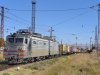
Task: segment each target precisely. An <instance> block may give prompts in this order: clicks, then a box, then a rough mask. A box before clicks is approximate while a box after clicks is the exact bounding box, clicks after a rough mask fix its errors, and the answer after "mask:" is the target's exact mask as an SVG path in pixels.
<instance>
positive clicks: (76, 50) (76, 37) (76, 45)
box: [75, 36, 78, 51]
mask: <svg viewBox="0 0 100 75" xmlns="http://www.w3.org/2000/svg"><path fill="white" fill-rule="evenodd" d="M75 39H76V51H77V39H78V37H77V36H76V38H75Z"/></svg>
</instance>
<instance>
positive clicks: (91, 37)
mask: <svg viewBox="0 0 100 75" xmlns="http://www.w3.org/2000/svg"><path fill="white" fill-rule="evenodd" d="M91 40H92V37H90V50H91V46H92V44H91Z"/></svg>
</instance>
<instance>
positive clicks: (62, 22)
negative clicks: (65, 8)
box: [52, 12, 87, 26]
mask: <svg viewBox="0 0 100 75" xmlns="http://www.w3.org/2000/svg"><path fill="white" fill-rule="evenodd" d="M85 14H87V12H85V13H81V14H78V15H76V16H74V17H71V18H69V19H67V20H64V21H62V22H59V23H57V24H55V25H52V26H57V25H60V24H63V23H66V22H68V21H70V20H73V19H75V18H78V17H80V16H83V15H85Z"/></svg>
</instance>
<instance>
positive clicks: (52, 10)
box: [0, 6, 95, 12]
mask: <svg viewBox="0 0 100 75" xmlns="http://www.w3.org/2000/svg"><path fill="white" fill-rule="evenodd" d="M0 7H1V6H0ZM91 7H95V6H91ZM91 7H86V8H76V9H65V10H35V11H40V12H41V11H42V12H46V11H47V12H49V11H50V12H55V11H75V10H84V9H89V8H91ZM5 9H6V10H11V11H24V12H25V11H32V10H18V9H9V8H5Z"/></svg>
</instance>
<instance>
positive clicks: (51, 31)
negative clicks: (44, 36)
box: [49, 27, 54, 39]
mask: <svg viewBox="0 0 100 75" xmlns="http://www.w3.org/2000/svg"><path fill="white" fill-rule="evenodd" d="M53 31H54V30H53V28H52V27H50V30H49V32H50V38H51V39H52V37H53V36H52V33H53Z"/></svg>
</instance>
